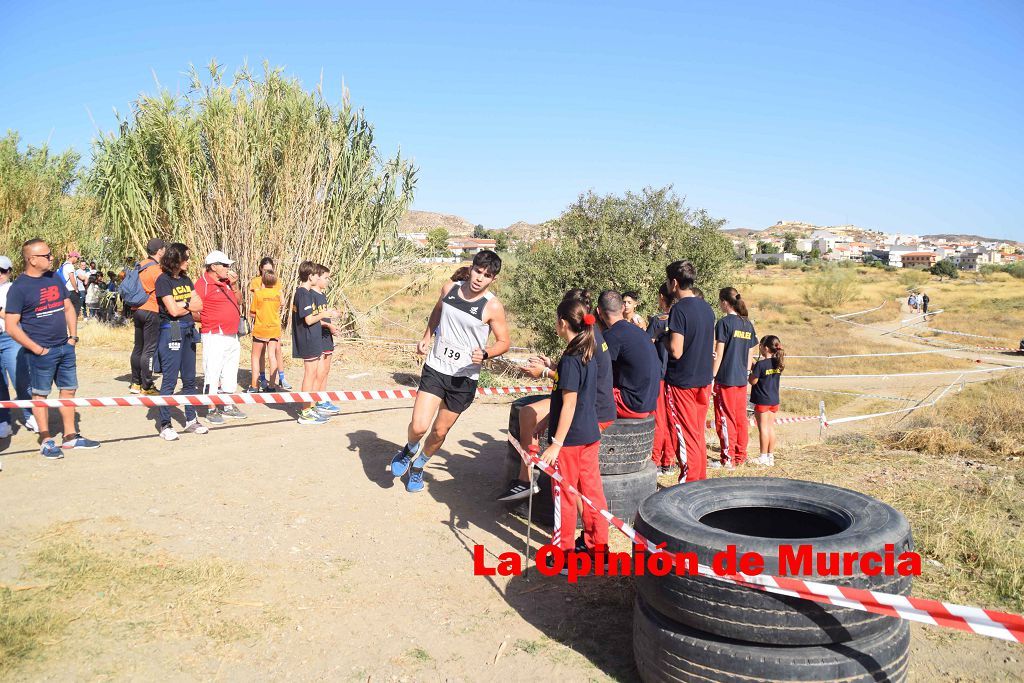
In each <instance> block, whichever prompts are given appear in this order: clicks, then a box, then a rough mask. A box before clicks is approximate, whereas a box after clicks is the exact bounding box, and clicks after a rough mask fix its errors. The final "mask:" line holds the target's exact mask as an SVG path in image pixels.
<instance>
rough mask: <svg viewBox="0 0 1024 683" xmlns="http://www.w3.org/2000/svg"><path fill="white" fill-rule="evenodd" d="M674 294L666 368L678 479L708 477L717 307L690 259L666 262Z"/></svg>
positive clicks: (668, 401) (698, 479)
mask: <svg viewBox="0 0 1024 683" xmlns="http://www.w3.org/2000/svg"><path fill="white" fill-rule="evenodd" d="M665 273H666V275H667V284H668V288H669V293H670V294H671V295H672V296H673V297H674V298H675V299H676V302H675V303H674V304H673V305H672V310H670V311H669V314H668V334H669V343H668V348H669V358H668V368H667V369H666V372H665V385H666V386H665V390H666V394H667V399H666V403H667V405H668V423H669V430H668V433H669V440H670V443H671V445H672V450H673V452H675V454H676V457H677V458H678V460H679V481H684V480H685V481H700V480H701V479H706V478H707V462H708V460H707V453H706V446H705V444H704V424H705V420H706V419H707V414H708V402H709V400H710V398H711V381H712V378H713V373H712V363H713V362H714V343H715V313H714V311H712V310H711V306H710V305H708V303H707V302H706V301H704V300H703V299H701V298H699V297H697V296H696V295H695V294H694V292H693V283H694V281H695V280H696V279H697V271H696V269H695V268H694V267H693V264H692V263H690V262H689V261H675V262H673V263H670V264H669V265H668V266H667V267H666V268H665Z"/></svg>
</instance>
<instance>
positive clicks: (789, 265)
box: [782, 261, 802, 270]
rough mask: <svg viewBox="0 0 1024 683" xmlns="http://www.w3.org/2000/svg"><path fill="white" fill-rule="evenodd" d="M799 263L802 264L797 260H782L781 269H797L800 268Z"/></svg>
mask: <svg viewBox="0 0 1024 683" xmlns="http://www.w3.org/2000/svg"><path fill="white" fill-rule="evenodd" d="M801 265H802V264H801V263H800V262H799V261H783V262H782V269H783V270H797V269H799V268H800V266H801Z"/></svg>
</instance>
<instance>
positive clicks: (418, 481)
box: [405, 454, 428, 493]
mask: <svg viewBox="0 0 1024 683" xmlns="http://www.w3.org/2000/svg"><path fill="white" fill-rule="evenodd" d="M427 460H428V459H427V458H424V457H423V455H422V454H420V456H419V457H418V458H416V459H415V460H413V461H412V467H411V468H410V469H409V481H407V482H406V483H405V490H406V491H408V492H409V493H419V492H420V491H422V490H423V468H424V467H426V466H427Z"/></svg>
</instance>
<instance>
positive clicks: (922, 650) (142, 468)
mask: <svg viewBox="0 0 1024 683" xmlns="http://www.w3.org/2000/svg"><path fill="white" fill-rule="evenodd" d="M366 372H369V373H370V375H369V376H364V377H359V378H357V379H352V380H349V379H345V376H346V375H348V374H357V375H358V374H362V373H366ZM335 373H336V374H335V377H336V378H337V379H336V380H335V381H334V382H332V384H334V385H339V384H341V383H344V384H345V385H346V386H348V387H353V388H358V387H381V386H393V385H394V384H395V379H394V378H393V377H392V376H391V375H390V374H389V373H386V372H384V371H381V370H375V369H367V368H339V369H336V370H335ZM108 374H109V373H102V372H99V371H91V370H84V371H83V374H82V384H83V385H84V386H88V387H90V392H89V394H90V395H97V396H102V395H120V393H121V392H123V388H124V384H123V382H115V381H114V380H113V379H109V378H108V377H107V376H106V375H108ZM409 405H410V404H409V402H408V401H403V402H395V403H393V404H392V403H363V404H348V405H346V406H344V407H345V410H346V412H345V414H344V415H342V416H340V417H337V418H334V419H333V420H332V421H331V423H330V424H328V425H326V426H324V427H301V426H299V425H297V424H295V422H294V420H293V419H292V417H291V416H290V414H289V412H288V411H286V410H282V409H275V408H268V407H252V408H251V409H250V410H249V411H248V412H249V415H250V416H249V419H247V420H246V421H244V422H233V423H230V424H228V425H226V426H224V427H220V428H214V429H213V430H212V431H211V432H210V434H208V435H206V436H195V435H188V434H186V435H182V439H181V440H180V441H178V442H175V443H165V442H163V441H161V440H159V439H158V438H156V436H155V429H154V425H153V422H152V420H147V419H146V415H145V412H144V411H142V410H140V409H93V410H89V411H84V412H83V413H82V417H81V425H82V427H81V428H82V430H83V431H84V432H85V433H86V434H87V435H89V436H91V437H92V438H96V439H99V440H101V441H103V447H102V448H101V449H99V450H96V451H89V452H77V453H71V454H69V455H68V456H67V457H66V458H65V459H64V460H63V461H59V462H48V461H43V460H42V459H41V458H40V457H39V456H38V454H37V450H36V446H35V443H34V440H33V439H32V438H31V435H29V434H27V433H24V432H21V433H18V434H16V435H15V436H14V438H13V440H12V441H11V442H10V444H9V446H8V447H7V448H6V450H4V451H2V456H3V461H4V471H3V472H2V473H0V490H2V491H3V494H2V499H3V505H2V507H0V524H2V526H3V529H4V531H5V533H4V537H3V539H2V540H0V584H5V585H8V586H12V585H13V586H17V585H19V584H25V583H28V584H38V585H36V586H33V585H29V586H28V588H27V589H26V591H25V592H24V593H22V594H21V595H29V594H32V593H33V592H34V591H39V593H40V594H41V595H45V593H46V591H53V590H58V589H59V586H56V585H54V584H52V583H49V581H50V580H48V579H47V578H46V577H45V576H37V575H36V573H34V572H36V571H37V570H36V569H34V568H33V567H35V566H36V565H37V564H38V563H39V562H40V554H41V553H42V554H45V552H44V551H45V550H46V549H47V548H51V550H52V546H51V545H49V544H51V543H52V542H53V541H54V539H58V540H62V539H77V541H76V542H77V543H78V544H79V545H80V546H81V547H80V551H81V552H88V553H95V554H101V555H102V556H103V557H109V558H110V560H111V562H110V563H108V564H111V565H114V566H116V565H119V564H123V565H131V564H132V563H133V562H139V561H140V560H139V558H140V557H141V558H147V557H150V556H153V557H157V558H160V559H159V562H157V563H156V565H155V566H157V567H176V566H178V565H177V564H175V563H181V562H207V561H212V560H215V561H216V562H217V563H224V564H225V566H227V567H230V568H231V570H230V571H229V572H228V573H227V576H228V577H237V578H228V579H217V578H215V577H219V576H222V574H217V573H216V572H210V571H208V570H204V571H202V572H198V573H197V578H191V579H190V578H189V577H193V573H190V572H187V571H180V572H177V573H175V575H174V577H176V578H175V580H178V579H180V580H181V581H183V582H184V583H183V584H182V585H181V586H178V587H177V588H175V589H173V590H171V589H167V590H164V589H160V590H158V589H156V588H149V589H147V590H144V591H141V592H138V594H137V595H136V597H135V598H133V599H132V600H129V599H128V598H126V597H124V596H123V593H124V592H125V591H126V590H127V588H126V587H125V586H124V585H121V584H120V583H118V581H115V580H114V579H103V580H101V581H98V582H97V584H96V585H95V586H94V587H93V588H92V589H90V590H85V589H83V590H80V591H78V592H77V593H74V594H72V597H71V598H69V600H70V604H68V605H67V606H66V607H67V608H69V609H72V610H73V613H74V616H73V618H72V619H71V620H70V622H69V624H68V625H67V627H66V629H64V630H63V631H62V632H60V633H58V634H56V635H54V636H52V637H47V638H46V639H45V640H44V642H43V643H42V645H43V649H42V651H41V653H40V654H39V655H38V656H37V657H36V658H34V659H30V660H29V661H28V663H27V664H25V668H22V669H18V670H15V671H14V672H13V673H12V674H11V678H12V679H23V678H26V677H28V678H34V679H50V680H58V679H60V680H63V679H70V678H75V679H98V680H105V679H124V678H133V679H166V678H177V679H185V680H192V679H214V680H253V679H256V678H260V679H297V680H308V679H330V680H359V681H367V680H378V681H379V680H398V681H406V680H410V681H411V680H416V681H418V680H535V679H553V678H554V679H562V680H570V681H575V680H594V679H606V678H612V679H618V680H632V679H634V678H635V671H634V669H633V664H632V654H631V639H632V633H631V615H630V609H629V605H630V602H631V599H632V586H631V584H630V583H629V582H628V581H624V580H618V581H616V580H611V579H603V580H602V579H593V580H589V581H585V582H582V583H580V584H579V585H576V586H568V585H566V584H565V583H564V581H563V580H558V579H543V578H541V577H539V576H536V575H534V576H533V578H532V579H531V580H530V581H528V582H527V581H525V580H523V579H522V578H514V579H508V578H503V577H489V578H484V577H475V576H473V575H472V573H471V572H472V563H471V548H472V546H473V545H474V544H483V545H484V546H485V547H486V549H487V552H488V554H489V555H490V556H492V557H493V556H494V555H496V554H497V553H500V552H503V551H506V550H520V549H521V548H522V545H523V535H522V534H523V531H524V528H523V525H522V522H521V521H520V520H519V519H518V518H515V517H513V516H511V515H509V514H508V513H507V511H506V509H505V508H504V506H502V505H501V504H498V503H496V502H494V500H493V498H494V495H495V494H496V492H497V491H498V490H499V489H500V488H501V486H502V485H503V484H504V483H505V482H503V481H501V480H500V477H501V472H502V470H503V466H502V462H503V459H504V457H505V445H504V441H503V440H504V428H505V425H506V422H507V415H508V408H507V405H508V401H507V400H482V401H479V402H478V403H477V404H476V405H474V407H473V408H472V410H471V411H470V412H469V413H468V414H467V415H466V416H465V418H464V419H463V420H462V421H461V422H460V423H459V424H458V425H457V426H456V428H455V429H454V430H453V432H452V433H451V435H450V436H449V439H448V444H447V449H446V453H447V457H444V458H438V459H437V461H436V462H434V463H432V464H431V466H430V467H429V468H428V470H427V472H428V474H427V489H426V491H425V492H424V493H422V494H419V495H411V494H408V493H406V491H405V490H404V488H403V487H402V486H401V485H397V486H396V485H395V482H394V480H393V479H392V478H391V476H390V474H389V473H388V472H387V471H385V466H386V465H387V463H388V461H389V459H390V457H391V455H392V454H393V453H394V451H395V450H396V449H397V448H398V445H399V443H400V442H401V441H402V438H403V435H404V429H405V425H406V421H407V420H408V416H409ZM4 445H5V444H3V443H0V447H3V446H4ZM534 538H535V539H538V538H543V534H535V536H534ZM616 543H621V540H619V541H616ZM58 547H60V548H63V550H62V552H67V548H64V547H63V546H58ZM126 548H127V549H126ZM62 557H64V556H62ZM99 564H102V563H99ZM97 566H99V565H97ZM102 566H104V567H106V570H105V571H108V572H109V571H113V569H112V567H111V566H107V565H102ZM204 566H205V565H204ZM151 569H152V567H149V566H148V565H147V569H146V572H149V571H150V570H151ZM144 574H145V573H144ZM174 577H172V578H174ZM90 585H91V584H90ZM147 585H148V584H147ZM40 586H41V587H40ZM215 588H216V591H215V592H211V591H214V589H215ZM161 591H162V592H161ZM208 594H209V595H215V596H216V597H215V598H209V597H204V596H206V595H208ZM118 596H121V597H118ZM197 596H198V597H197ZM133 600H134V601H133ZM190 601H191V602H197V604H196V605H194V606H193V607H189V608H187V609H186V606H187V605H189V604H191V602H190ZM913 647H914V658H913V667H914V668H913V672H914V678H915V680H921V681H925V680H937V679H940V678H941V679H944V680H982V679H990V680H991V679H997V678H1012V677H1013V676H1015V675H1018V673H1019V672H1020V670H1021V669H1020V666H1019V664H1017V663H1016V661H1014V662H1011V661H1009V659H1008V658H1011V657H1014V656H1017V655H1019V650H1013V649H1010V647H1008V646H1004V645H1003V644H1001V643H996V642H995V641H990V640H988V639H983V638H980V637H969V636H961V635H959V634H949V633H945V632H942V633H938V632H936V630H935V629H931V630H929V631H928V632H927V633H925V629H917V630H916V631H915V639H914V645H913ZM1014 653H1016V654H1014ZM0 671H2V669H0Z"/></svg>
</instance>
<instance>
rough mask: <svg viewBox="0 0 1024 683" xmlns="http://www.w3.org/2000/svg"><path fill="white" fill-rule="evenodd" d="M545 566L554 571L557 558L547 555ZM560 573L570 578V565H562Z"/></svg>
mask: <svg viewBox="0 0 1024 683" xmlns="http://www.w3.org/2000/svg"><path fill="white" fill-rule="evenodd" d="M544 566H545V568H547V569H548V570H549V571H554V569H555V556H554V555H552V554H551V553H548V554H547V555H545V556H544ZM558 573H559V574H561V575H562V576H569V565H568V564H563V565H562V571H560V572H558Z"/></svg>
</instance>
